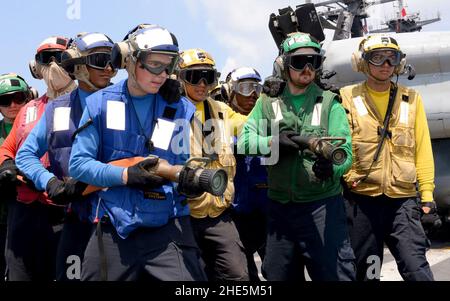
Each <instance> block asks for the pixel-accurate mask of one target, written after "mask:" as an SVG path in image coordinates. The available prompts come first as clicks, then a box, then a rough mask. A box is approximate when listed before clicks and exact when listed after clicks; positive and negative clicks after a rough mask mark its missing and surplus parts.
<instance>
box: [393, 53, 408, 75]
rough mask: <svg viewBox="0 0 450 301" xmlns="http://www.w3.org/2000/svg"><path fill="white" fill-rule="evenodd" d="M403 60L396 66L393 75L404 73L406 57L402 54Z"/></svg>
mask: <svg viewBox="0 0 450 301" xmlns="http://www.w3.org/2000/svg"><path fill="white" fill-rule="evenodd" d="M402 56H403V58H402V60H401V61H400V65H398V66H397V67H396V68H395V70H394V73H395V74H403V73H405V67H406V58H405V57H406V55H404V54H402Z"/></svg>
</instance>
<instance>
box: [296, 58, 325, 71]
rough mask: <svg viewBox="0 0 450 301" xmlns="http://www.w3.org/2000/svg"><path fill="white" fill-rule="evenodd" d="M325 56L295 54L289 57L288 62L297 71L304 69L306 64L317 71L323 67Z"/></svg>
mask: <svg viewBox="0 0 450 301" xmlns="http://www.w3.org/2000/svg"><path fill="white" fill-rule="evenodd" d="M322 62H323V57H322V56H321V55H320V54H294V55H289V56H288V57H287V64H288V66H289V67H290V68H291V69H294V70H295V71H303V69H305V67H306V66H308V67H309V69H311V70H313V71H315V70H317V69H320V67H322Z"/></svg>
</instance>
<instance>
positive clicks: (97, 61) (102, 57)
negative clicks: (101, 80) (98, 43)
mask: <svg viewBox="0 0 450 301" xmlns="http://www.w3.org/2000/svg"><path fill="white" fill-rule="evenodd" d="M108 65H111V53H110V52H94V53H91V54H88V55H87V56H86V66H89V67H91V68H94V69H98V70H104V69H105V68H106V67H108Z"/></svg>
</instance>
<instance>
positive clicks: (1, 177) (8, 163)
mask: <svg viewBox="0 0 450 301" xmlns="http://www.w3.org/2000/svg"><path fill="white" fill-rule="evenodd" d="M19 173H20V171H19V169H18V168H17V166H16V164H15V162H14V160H13V159H7V160H5V161H3V163H2V165H0V185H1V186H2V187H8V185H11V186H13V187H14V185H15V184H17V183H18V180H17V175H18V174H19ZM14 189H15V187H14Z"/></svg>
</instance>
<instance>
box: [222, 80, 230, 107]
mask: <svg viewBox="0 0 450 301" xmlns="http://www.w3.org/2000/svg"><path fill="white" fill-rule="evenodd" d="M220 94H221V95H222V98H223V99H224V100H225V101H226V102H229V101H231V86H230V84H229V83H228V82H226V83H223V84H222V86H221V87H220Z"/></svg>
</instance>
